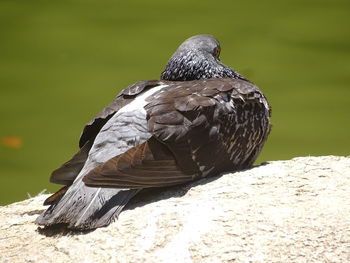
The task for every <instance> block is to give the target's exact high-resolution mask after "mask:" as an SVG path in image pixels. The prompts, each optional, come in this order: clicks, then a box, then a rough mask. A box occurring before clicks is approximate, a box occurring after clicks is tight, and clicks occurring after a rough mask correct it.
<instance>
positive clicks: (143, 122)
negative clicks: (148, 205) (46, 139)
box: [36, 35, 271, 230]
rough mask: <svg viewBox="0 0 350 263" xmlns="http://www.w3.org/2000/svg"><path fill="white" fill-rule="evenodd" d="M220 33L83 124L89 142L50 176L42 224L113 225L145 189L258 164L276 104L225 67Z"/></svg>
mask: <svg viewBox="0 0 350 263" xmlns="http://www.w3.org/2000/svg"><path fill="white" fill-rule="evenodd" d="M220 51H221V47H220V44H219V42H218V40H217V39H215V38H214V37H213V36H211V35H196V36H192V37H190V38H188V39H187V40H185V41H184V42H183V43H182V44H181V45H180V46H179V47H178V49H177V50H176V52H175V53H174V54H173V55H172V56H171V58H170V60H169V61H168V63H167V65H166V67H165V69H164V71H163V72H162V73H161V77H160V80H145V81H140V82H137V83H134V84H132V85H130V86H128V87H127V88H125V89H124V90H122V91H121V92H120V93H119V94H118V95H117V97H116V98H115V99H114V100H113V101H112V102H111V103H110V104H109V105H108V106H107V107H105V108H104V109H103V110H102V111H101V112H100V113H99V114H97V115H96V116H95V117H94V118H93V119H92V120H91V121H90V122H89V123H87V124H86V126H85V127H84V129H83V132H82V134H81V137H80V140H79V147H80V150H79V151H78V152H77V153H76V154H75V155H74V156H73V157H72V158H71V159H70V160H69V161H67V162H66V163H64V164H63V165H62V166H61V167H60V168H58V169H56V170H55V171H53V173H52V175H51V177H50V181H51V182H52V183H57V184H62V185H64V187H63V188H61V189H60V190H59V191H58V192H56V193H54V194H53V195H51V196H50V197H48V198H47V199H46V200H45V202H44V204H45V205H49V207H48V208H47V210H46V211H44V212H43V213H42V214H41V215H40V216H39V217H38V218H37V219H36V223H37V224H39V225H42V226H45V227H49V226H54V225H58V224H64V225H65V226H66V227H67V228H68V229H72V230H91V229H95V228H99V227H104V226H108V225H109V224H110V223H111V222H113V221H114V220H115V219H116V218H117V217H118V215H119V214H120V212H121V211H122V210H123V208H124V207H125V205H126V204H127V203H128V202H129V201H130V200H131V199H132V198H133V197H134V196H135V195H137V194H138V193H139V192H141V191H144V190H146V189H154V188H161V187H169V186H175V185H180V184H185V183H189V182H192V181H195V180H199V179H201V178H205V177H210V176H215V175H219V174H221V173H224V172H229V171H230V172H232V171H239V170H242V169H247V168H249V167H252V165H253V163H254V162H255V160H256V159H257V157H258V155H259V153H260V152H261V150H262V147H263V145H264V143H265V141H266V140H267V137H268V135H269V133H270V130H271V124H270V117H271V109H270V106H269V103H268V101H267V99H266V97H265V96H264V94H263V93H262V92H261V91H260V90H259V89H258V87H257V86H255V85H254V84H253V83H252V82H250V81H249V80H247V79H246V78H245V77H243V76H242V75H240V74H239V73H238V72H237V71H235V70H234V69H232V68H230V67H228V66H226V65H224V64H223V63H222V62H221V61H220V58H219V55H220Z"/></svg>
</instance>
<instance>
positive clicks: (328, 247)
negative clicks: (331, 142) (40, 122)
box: [0, 156, 350, 262]
mask: <svg viewBox="0 0 350 263" xmlns="http://www.w3.org/2000/svg"><path fill="white" fill-rule="evenodd" d="M46 196H47V195H42V196H38V197H35V198H32V199H29V200H25V201H23V202H19V203H15V204H11V205H9V206H6V207H1V208H0V262H350V158H349V157H336V156H326V157H303V158H295V159H292V160H289V161H275V162H270V163H268V164H266V165H262V166H259V167H255V168H253V169H250V170H247V171H244V172H238V173H234V174H225V175H223V176H221V177H216V178H212V179H209V180H202V181H201V182H199V183H198V182H197V183H194V184H192V185H190V186H181V187H176V188H171V189H168V190H165V191H162V192H158V193H153V194H148V195H143V196H141V197H139V198H138V199H136V200H134V201H133V203H132V204H131V205H130V206H129V207H128V210H126V211H124V212H122V214H121V215H120V218H119V220H118V221H116V222H114V223H113V224H111V225H110V226H109V227H107V228H102V229H97V230H95V231H92V232H89V233H72V232H66V231H64V230H63V229H51V230H45V231H44V230H40V229H38V227H37V226H36V225H35V224H34V223H33V221H34V220H35V218H36V217H37V215H38V214H39V213H41V212H42V211H43V210H44V207H43V206H42V205H41V204H42V201H43V200H44V199H45V197H46Z"/></svg>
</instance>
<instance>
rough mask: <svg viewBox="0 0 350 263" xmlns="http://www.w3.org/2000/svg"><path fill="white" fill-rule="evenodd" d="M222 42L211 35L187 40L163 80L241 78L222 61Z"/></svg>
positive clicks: (180, 47) (165, 71) (170, 62)
mask: <svg viewBox="0 0 350 263" xmlns="http://www.w3.org/2000/svg"><path fill="white" fill-rule="evenodd" d="M220 51H221V47H220V43H219V41H218V40H217V39H215V38H214V37H213V36H211V35H197V36H193V37H190V38H188V39H187V40H185V41H184V42H183V43H182V44H181V45H180V46H179V48H178V49H177V50H176V52H175V53H174V54H173V56H172V57H171V58H170V60H169V61H168V64H167V66H166V68H165V70H164V71H163V73H162V75H161V79H163V80H174V81H184V80H196V79H209V78H241V76H240V75H239V74H238V73H236V72H235V71H234V70H233V69H231V68H229V67H227V66H225V65H224V64H222V63H221V62H220V58H219V56H220Z"/></svg>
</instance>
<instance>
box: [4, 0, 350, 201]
mask: <svg viewBox="0 0 350 263" xmlns="http://www.w3.org/2000/svg"><path fill="white" fill-rule="evenodd" d="M349 21H350V1H348V0H344V1H338V0H328V1H322V0H317V1H310V0H306V1H295V0H290V1H281V0H280V1H277V0H276V1H259V0H256V1H252V0H240V1H203V0H201V1H194V0H193V1H190V0H186V1H185V0H178V1H168V2H166V1H161V0H158V1H155V0H149V1H143V0H139V1H135V0H131V1H105V0H103V1H101V0H85V1H78V0H76V1H64V0H60V1H38V0H33V1H27V0H22V1H16V0H9V1H4V0H1V1H0V35H1V38H0V117H1V124H0V125H1V126H0V140H1V141H0V187H1V189H0V204H7V203H10V202H13V201H17V200H22V199H25V198H26V197H27V193H29V194H30V195H32V196H33V195H36V194H37V193H38V192H40V191H41V190H43V189H48V190H49V191H53V190H55V189H57V188H58V186H56V185H53V184H50V183H49V182H48V177H49V174H50V172H51V171H52V170H53V169H55V168H57V167H58V166H59V165H61V163H62V162H64V161H66V160H67V159H68V158H70V156H71V155H72V154H73V153H74V152H75V151H76V150H77V149H78V146H77V143H78V138H79V135H80V132H81V130H82V128H83V126H84V124H85V123H86V122H87V121H89V119H90V118H91V117H93V115H94V114H95V113H97V112H98V111H100V110H101V109H102V108H103V107H104V106H105V105H106V104H108V103H109V102H110V101H111V100H112V99H113V98H114V96H115V95H116V94H117V93H118V92H119V91H120V90H121V89H122V88H125V87H126V86H127V85H129V84H131V83H134V82H136V81H139V80H143V79H157V78H159V75H160V72H161V71H162V69H163V68H164V66H165V64H166V62H167V60H168V59H169V57H170V56H171V55H172V53H173V52H174V51H175V49H176V48H177V46H178V45H179V44H180V43H181V42H182V41H183V40H185V39H186V38H188V37H190V36H191V35H196V34H202V33H208V34H212V35H214V36H216V37H217V38H218V39H219V40H220V42H221V46H222V53H221V59H222V61H223V62H224V63H225V64H227V65H229V66H231V67H233V68H235V69H237V70H238V71H239V72H241V73H242V74H243V75H245V76H246V77H248V78H249V79H251V80H252V81H253V82H255V83H256V84H257V85H258V86H259V87H260V88H261V89H262V90H263V91H264V93H265V94H266V96H267V97H268V99H269V101H270V104H271V105H272V108H273V118H272V121H273V125H274V126H273V130H272V133H271V136H270V138H269V140H268V142H267V144H266V146H265V148H264V151H263V153H262V155H261V156H260V158H259V160H258V161H259V162H261V161H268V160H281V159H289V158H292V157H295V156H308V155H330V154H334V155H349V152H350V151H349V148H350V141H349V138H350V136H349V129H350V124H349V113H350V111H349V110H350V87H349V83H350V23H349Z"/></svg>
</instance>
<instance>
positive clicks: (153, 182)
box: [83, 138, 194, 188]
mask: <svg viewBox="0 0 350 263" xmlns="http://www.w3.org/2000/svg"><path fill="white" fill-rule="evenodd" d="M193 179H194V175H193V174H185V173H184V172H183V171H182V170H181V168H180V167H179V166H178V165H177V164H176V161H175V160H174V156H173V154H172V153H171V152H169V150H168V149H167V148H166V147H165V146H164V145H163V144H162V143H160V142H158V141H157V140H156V139H154V138H151V139H149V140H148V141H147V142H145V143H142V144H140V145H138V146H136V147H134V148H131V149H130V150H128V151H126V152H125V153H123V154H121V155H118V156H116V157H114V158H112V159H110V160H109V161H107V162H105V163H104V164H101V165H100V166H98V167H96V168H95V169H93V170H92V171H90V172H89V173H88V174H87V175H86V176H85V177H84V178H83V181H84V182H85V184H86V185H88V186H95V187H96V186H99V187H115V188H148V187H163V186H170V185H176V184H181V183H185V182H189V181H192V180H193Z"/></svg>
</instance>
